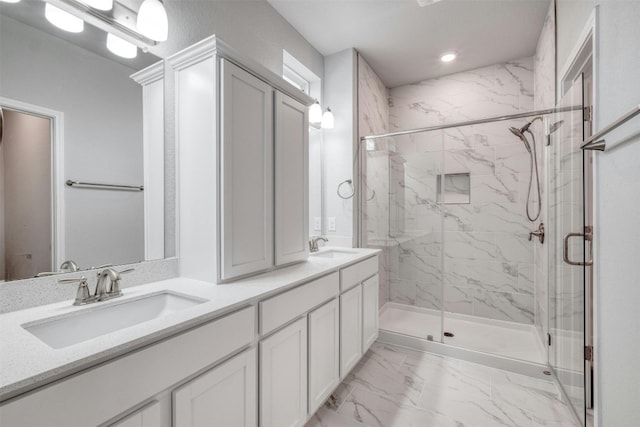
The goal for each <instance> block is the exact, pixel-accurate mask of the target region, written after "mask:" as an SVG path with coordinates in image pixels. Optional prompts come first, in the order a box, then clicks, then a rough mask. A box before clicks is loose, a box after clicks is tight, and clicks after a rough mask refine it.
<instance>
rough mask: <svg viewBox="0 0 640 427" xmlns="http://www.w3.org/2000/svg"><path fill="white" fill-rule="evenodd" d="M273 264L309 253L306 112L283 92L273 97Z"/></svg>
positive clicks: (292, 259) (302, 256) (307, 126)
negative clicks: (274, 241) (274, 243)
mask: <svg viewBox="0 0 640 427" xmlns="http://www.w3.org/2000/svg"><path fill="white" fill-rule="evenodd" d="M275 101H276V102H275V104H276V107H275V126H276V129H275V135H276V140H275V179H276V181H275V186H276V187H275V203H276V209H275V212H276V230H275V233H276V234H275V235H276V265H283V264H288V263H291V262H295V261H301V260H305V259H307V257H308V255H309V249H308V240H309V191H308V189H309V113H308V109H307V107H306V106H304V105H303V104H301V103H299V102H298V101H295V100H294V99H293V98H290V97H289V96H287V95H284V94H282V93H280V92H276V96H275Z"/></svg>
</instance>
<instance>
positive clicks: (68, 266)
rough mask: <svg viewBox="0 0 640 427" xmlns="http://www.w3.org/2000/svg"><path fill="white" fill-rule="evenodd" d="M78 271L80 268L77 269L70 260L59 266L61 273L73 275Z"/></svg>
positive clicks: (76, 265)
mask: <svg viewBox="0 0 640 427" xmlns="http://www.w3.org/2000/svg"><path fill="white" fill-rule="evenodd" d="M78 270H80V267H78V264H76V262H75V261H74V260H72V259H68V260H66V261H65V262H63V263H62V264H60V271H61V272H63V273H75V272H76V271H78Z"/></svg>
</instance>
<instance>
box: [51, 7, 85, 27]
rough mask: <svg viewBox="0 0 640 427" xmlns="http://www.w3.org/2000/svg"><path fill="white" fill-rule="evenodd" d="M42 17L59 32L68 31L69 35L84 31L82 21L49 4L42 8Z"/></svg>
mask: <svg viewBox="0 0 640 427" xmlns="http://www.w3.org/2000/svg"><path fill="white" fill-rule="evenodd" d="M44 16H45V17H46V18H47V21H49V22H51V23H52V24H53V25H55V26H56V27H58V28H60V29H61V30H65V31H69V32H70V33H80V32H82V30H84V21H83V20H82V19H80V18H77V17H75V16H73V15H72V14H70V13H69V12H65V11H64V10H62V9H58V8H57V7H55V6H53V5H52V4H50V3H47V4H46V5H45V7H44Z"/></svg>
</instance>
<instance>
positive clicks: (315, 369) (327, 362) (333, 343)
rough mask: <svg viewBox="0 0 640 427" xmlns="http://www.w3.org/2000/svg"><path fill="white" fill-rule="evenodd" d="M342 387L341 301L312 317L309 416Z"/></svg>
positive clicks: (310, 329)
mask: <svg viewBox="0 0 640 427" xmlns="http://www.w3.org/2000/svg"><path fill="white" fill-rule="evenodd" d="M339 383H340V312H339V304H338V300H337V299H334V300H333V301H329V302H328V303H326V304H325V305H323V306H322V307H320V308H317V309H315V310H314V311H312V312H311V313H309V413H310V414H311V413H314V412H315V411H316V410H317V409H318V408H319V407H320V405H322V403H324V401H325V400H327V398H328V397H329V395H330V394H331V393H332V392H333V390H334V389H335V388H336V387H337V386H338V384H339Z"/></svg>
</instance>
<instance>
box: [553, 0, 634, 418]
mask: <svg viewBox="0 0 640 427" xmlns="http://www.w3.org/2000/svg"><path fill="white" fill-rule="evenodd" d="M593 4H594V3H592V2H590V1H584V2H582V1H581V2H576V1H567V0H559V1H558V64H564V63H565V62H566V60H567V59H568V58H567V55H568V54H569V52H570V51H571V47H572V45H573V44H575V40H577V38H578V36H579V34H580V33H581V31H582V27H583V26H584V25H585V24H586V20H587V19H588V16H589V13H590V12H591V10H592V7H593ZM598 4H599V19H598V30H597V31H598V39H597V41H596V43H597V45H596V48H597V53H598V58H597V59H596V66H595V73H596V76H595V77H596V79H597V83H596V104H595V114H596V115H595V130H598V129H602V128H603V127H604V126H606V125H608V124H609V123H610V122H611V121H612V120H614V119H616V118H617V117H618V116H619V115H621V114H622V113H624V112H625V111H627V110H629V109H630V108H631V107H632V106H635V105H639V104H640V84H639V83H638V70H640V55H638V52H640V25H639V24H638V23H639V22H640V2H637V1H627V0H601V1H599V2H598ZM571 41H573V43H572V42H571ZM559 77H561V76H559ZM606 139H607V151H606V152H604V153H599V154H596V191H597V199H596V223H595V244H596V246H595V253H594V257H595V259H596V271H595V274H596V281H597V282H596V290H595V323H596V325H595V327H596V348H595V374H596V393H597V394H596V396H595V402H596V403H595V404H596V425H597V426H603V427H605V426H632V425H640V411H638V403H639V402H640V399H639V397H638V396H639V394H638V393H639V392H638V389H639V386H640V369H637V363H638V354H640V316H639V315H638V303H639V302H640V286H638V283H639V282H638V256H639V254H640V233H639V232H638V229H637V227H636V224H637V222H638V218H640V119H639V118H637V117H636V118H635V119H633V120H632V121H631V122H629V123H627V124H626V125H624V126H623V127H621V128H620V129H619V130H618V131H616V132H614V133H611V134H610V135H609V136H608V137H607V138H606Z"/></svg>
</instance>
